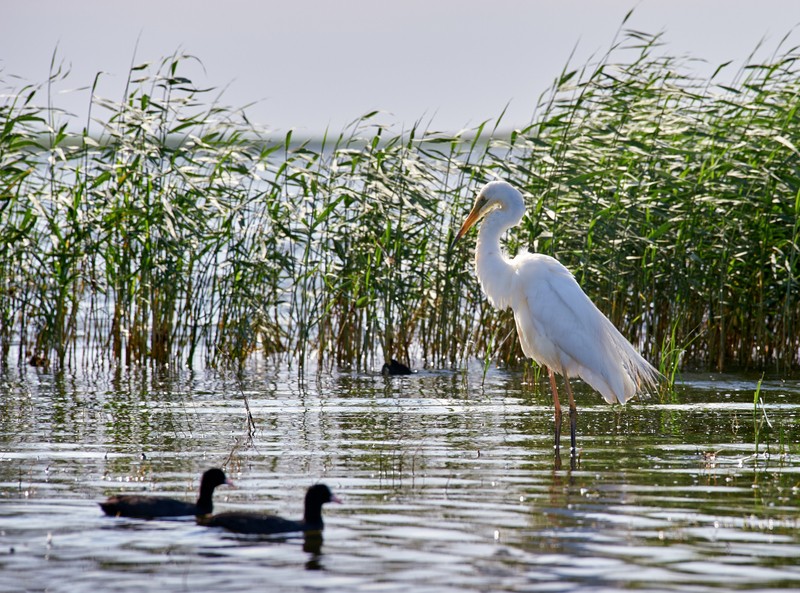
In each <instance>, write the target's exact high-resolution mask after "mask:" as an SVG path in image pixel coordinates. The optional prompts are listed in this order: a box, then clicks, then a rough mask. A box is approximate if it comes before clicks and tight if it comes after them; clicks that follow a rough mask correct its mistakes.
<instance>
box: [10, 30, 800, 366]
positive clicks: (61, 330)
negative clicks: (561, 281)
mask: <svg viewBox="0 0 800 593" xmlns="http://www.w3.org/2000/svg"><path fill="white" fill-rule="evenodd" d="M797 58H798V55H797V53H796V52H795V51H794V50H786V51H784V50H783V49H782V48H781V47H779V48H778V49H777V50H776V51H775V53H774V55H773V56H771V58H770V59H767V60H760V59H759V60H757V59H755V58H753V59H752V60H751V61H750V62H748V63H746V64H745V65H743V66H742V67H741V68H740V69H739V70H738V71H737V72H736V73H734V74H731V75H728V69H730V68H732V67H731V66H730V65H728V64H726V65H723V66H720V68H719V69H718V70H717V71H716V72H715V73H714V74H713V75H712V76H711V77H710V78H708V79H700V78H697V77H695V76H693V75H690V74H688V73H687V72H688V68H686V67H685V63H684V62H682V61H681V60H678V59H676V58H674V57H671V56H669V55H665V54H664V53H663V48H661V46H660V40H659V38H658V37H657V36H646V35H642V34H639V33H629V34H628V36H626V37H625V38H624V39H623V40H622V41H620V42H619V43H615V44H614V46H613V47H612V48H611V49H610V50H609V52H608V53H607V54H606V55H605V56H602V57H601V58H600V59H598V60H595V61H592V62H591V63H588V64H586V65H584V66H582V67H580V68H577V69H571V68H569V67H567V68H565V70H564V72H563V74H562V75H561V76H560V77H559V79H558V80H557V81H555V83H554V85H553V88H552V89H551V91H550V92H549V93H548V94H546V95H545V96H543V97H542V98H541V99H540V101H539V103H538V106H537V108H536V111H535V114H534V115H533V118H532V120H531V122H532V123H531V124H530V125H529V126H527V127H525V128H522V129H516V130H511V131H509V130H506V129H505V128H504V127H503V119H502V116H501V117H499V118H497V119H496V120H487V121H486V122H484V123H483V124H481V125H479V126H477V127H475V128H472V129H468V130H464V131H461V132H458V133H442V132H438V131H435V130H432V129H430V127H428V126H425V125H423V124H422V122H419V123H417V124H416V125H415V126H413V127H412V128H411V129H408V130H402V131H399V132H398V131H395V130H394V129H393V127H392V126H391V125H386V124H384V123H382V121H383V119H382V116H381V114H378V113H370V114H366V115H365V116H364V117H362V118H360V119H359V120H357V121H355V122H353V124H351V125H350V126H348V127H347V128H346V129H344V130H342V131H341V132H340V133H339V134H338V135H337V134H332V133H329V134H328V135H326V136H325V137H323V138H321V139H317V140H308V139H305V140H304V139H297V138H295V137H294V135H293V134H292V133H291V132H289V133H287V134H285V135H284V136H282V137H275V136H274V135H271V134H269V133H268V132H267V131H265V130H263V129H260V128H258V127H257V126H255V125H253V124H252V123H251V122H250V121H249V120H248V119H247V117H246V113H245V111H243V110H236V109H231V108H227V107H224V106H222V105H220V104H219V103H218V99H214V98H213V96H212V95H211V93H210V91H208V90H203V89H198V88H196V87H195V86H194V85H193V84H192V82H191V81H190V80H189V79H188V78H186V77H185V76H183V75H182V68H183V66H184V64H185V63H186V62H187V61H191V60H193V58H191V57H189V56H183V55H175V56H170V57H168V58H166V59H164V60H163V61H162V62H160V63H157V64H153V65H149V64H143V65H139V66H135V67H133V68H132V69H131V72H130V76H129V82H128V86H127V90H126V92H125V94H124V96H123V97H122V98H121V99H120V100H118V101H111V100H108V99H103V98H99V97H96V96H94V98H93V99H92V105H91V117H90V119H89V120H88V121H87V122H86V123H85V125H84V126H83V128H82V129H81V131H80V132H79V133H76V132H73V131H71V129H72V128H71V124H74V122H71V121H70V118H69V116H68V115H66V114H63V113H61V112H60V111H59V110H58V109H57V107H55V106H53V105H52V100H51V97H50V94H49V92H48V89H49V88H50V86H51V85H52V84H55V83H56V82H58V81H59V80H61V79H63V77H64V76H66V75H65V74H64V73H62V72H61V71H60V70H59V69H58V68H54V69H53V75H52V77H51V79H50V80H49V81H47V82H46V83H45V84H43V85H41V86H26V87H23V88H21V89H15V88H12V89H10V91H9V92H6V93H5V94H4V95H3V97H4V98H3V99H2V103H0V123H2V125H1V126H0V165H2V166H0V355H1V356H2V358H3V359H4V360H7V359H8V358H9V357H10V356H12V352H13V353H16V356H17V359H18V360H20V361H32V362H34V363H36V364H50V365H52V366H56V367H59V368H64V367H69V366H75V365H82V364H85V365H94V364H106V363H111V364H123V365H136V364H149V363H155V364H181V365H185V364H188V365H215V366H234V367H239V366H242V365H244V364H246V363H247V362H248V361H249V360H251V359H252V357H253V355H254V354H255V353H259V355H262V356H266V357H270V358H274V359H280V360H284V361H286V362H287V363H289V364H291V365H296V366H297V367H298V368H301V369H302V368H305V367H306V365H309V364H311V363H313V365H314V366H319V365H341V366H345V367H349V366H352V367H356V368H361V369H363V368H373V369H374V368H380V366H381V365H382V364H383V362H384V361H385V360H388V359H390V358H392V357H394V358H397V359H398V360H416V361H421V362H422V363H423V364H427V365H433V366H437V365H455V364H460V363H461V362H462V361H463V360H464V359H465V357H469V356H479V357H481V358H482V359H483V360H484V361H486V360H494V361H498V362H501V363H503V364H509V365H510V364H516V363H518V362H519V361H521V360H522V356H521V351H520V348H519V343H518V341H517V339H516V334H515V329H514V322H513V318H512V316H511V314H510V313H509V312H495V311H493V310H492V309H491V308H490V306H489V305H488V303H486V301H485V299H484V298H483V297H482V295H481V292H480V288H479V286H478V285H477V283H476V280H475V278H474V276H473V274H472V271H471V266H470V265H469V262H468V261H467V260H468V259H469V258H470V257H471V253H470V250H469V249H467V248H464V247H460V248H458V249H450V248H449V245H450V241H451V239H452V236H453V233H454V232H455V230H457V229H456V228H455V227H456V225H457V224H458V221H459V220H460V219H461V218H462V217H463V215H464V214H465V212H466V211H467V210H468V208H469V204H470V203H471V201H472V197H473V192H474V190H475V189H476V188H477V187H479V186H480V185H482V183H484V182H485V181H487V180H490V179H492V178H494V177H496V176H498V177H502V178H505V179H507V180H508V181H510V182H511V183H513V184H514V185H515V186H517V187H518V188H519V189H520V190H522V191H523V193H524V194H525V196H526V200H527V205H528V215H527V216H526V217H525V219H523V222H522V225H521V227H520V228H518V229H516V231H515V233H512V234H511V237H510V238H509V241H508V245H507V247H508V249H509V250H510V251H511V253H514V252H515V251H516V250H517V249H519V248H521V247H528V248H530V249H535V250H538V251H541V252H544V253H547V254H550V255H553V256H555V257H557V258H558V259H559V260H561V261H562V262H563V263H564V264H565V265H566V266H567V267H569V268H570V269H571V270H573V272H574V273H575V275H576V277H577V279H578V281H579V283H580V284H581V285H582V286H583V288H584V290H585V291H586V292H587V294H589V295H590V296H591V298H592V299H593V300H594V301H595V302H596V303H597V304H598V306H599V308H600V309H601V310H602V311H603V312H604V313H606V314H607V315H608V316H609V317H610V318H611V320H612V321H613V322H614V323H615V325H616V326H617V327H618V328H620V330H621V331H622V333H623V334H624V335H625V336H626V337H628V338H629V339H631V340H632V342H633V343H634V344H635V345H637V346H638V347H639V348H640V349H641V351H642V352H643V354H644V355H645V356H646V357H647V358H648V359H650V360H651V361H653V362H654V363H658V362H659V359H662V358H663V360H661V368H662V369H664V370H666V371H668V374H669V376H670V377H672V378H674V377H675V373H676V371H677V369H678V368H679V366H680V365H681V364H683V365H692V366H705V367H713V368H717V369H724V368H730V367H757V368H767V367H771V368H780V369H788V368H791V367H796V366H797V365H798V363H799V362H800V361H798V352H800V333H798V327H799V326H800V302H799V300H800V299H799V298H798V280H799V279H800V264H799V263H798V256H799V255H800V253H798V252H799V251H800V247H799V246H800V191H798V188H799V187H800V179H799V178H798V170H800V169H799V168H798V162H799V160H800V152H798V148H797V147H798V146H800V126H798V125H797V118H798V114H797V110H798V106H799V105H800V101H799V100H798V97H799V96H800V76H798V74H799V72H798V67H797ZM0 82H2V83H3V84H4V85H5V84H8V81H7V80H2V81H0ZM42 95H46V97H45V99H46V100H45V99H42ZM43 100H44V101H45V104H44V105H42V104H41V102H42V101H43ZM665 345H668V348H666V351H664V349H665Z"/></svg>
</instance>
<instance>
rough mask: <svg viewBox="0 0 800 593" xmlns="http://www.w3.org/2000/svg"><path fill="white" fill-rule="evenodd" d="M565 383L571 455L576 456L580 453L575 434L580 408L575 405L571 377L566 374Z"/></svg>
mask: <svg viewBox="0 0 800 593" xmlns="http://www.w3.org/2000/svg"><path fill="white" fill-rule="evenodd" d="M564 383H565V385H566V387H567V395H569V442H570V445H571V447H572V450H571V451H570V454H571V455H573V456H574V455H575V454H576V453H577V452H578V447H577V446H576V443H575V432H576V427H577V424H578V408H577V406H576V405H575V398H574V397H573V396H572V386H571V385H570V384H569V377H568V376H567V373H566V372H564Z"/></svg>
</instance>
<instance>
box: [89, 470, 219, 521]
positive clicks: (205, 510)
mask: <svg viewBox="0 0 800 593" xmlns="http://www.w3.org/2000/svg"><path fill="white" fill-rule="evenodd" d="M222 484H228V485H230V486H232V485H233V482H231V481H230V480H228V479H227V478H226V477H225V472H223V471H222V470H221V469H218V468H212V469H210V470H207V471H206V472H205V473H204V474H203V477H202V478H201V479H200V496H199V497H198V498H197V503H193V502H184V501H182V500H176V499H174V498H168V497H166V496H144V495H140V494H119V495H117V496H111V497H109V499H108V500H106V501H105V502H101V503H99V504H100V507H101V508H102V509H103V512H104V513H105V514H106V515H109V516H111V517H131V518H133V519H157V518H160V517H184V516H191V515H196V516H197V515H210V514H211V513H212V512H213V510H214V507H213V505H214V503H213V501H212V498H213V496H214V489H215V488H216V487H217V486H221V485H222Z"/></svg>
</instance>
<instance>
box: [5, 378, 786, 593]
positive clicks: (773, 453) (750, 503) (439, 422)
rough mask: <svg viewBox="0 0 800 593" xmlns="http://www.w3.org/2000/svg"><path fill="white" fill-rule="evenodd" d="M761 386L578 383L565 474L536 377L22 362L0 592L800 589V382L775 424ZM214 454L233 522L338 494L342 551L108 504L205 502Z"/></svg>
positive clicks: (333, 514) (331, 514)
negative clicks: (664, 392)
mask: <svg viewBox="0 0 800 593" xmlns="http://www.w3.org/2000/svg"><path fill="white" fill-rule="evenodd" d="M756 384H757V378H756V377H751V376H745V375H736V376H721V375H695V376H685V377H684V383H683V385H682V386H681V387H680V388H679V389H678V391H677V393H675V394H674V395H673V396H670V397H668V398H665V399H664V400H659V399H658V398H653V399H650V400H648V401H644V402H634V403H632V404H628V405H627V406H625V407H624V408H623V407H610V406H608V405H606V404H605V403H604V402H603V400H602V399H601V398H600V396H599V395H597V394H595V393H593V392H591V391H590V390H589V389H588V388H587V387H586V386H584V385H582V384H579V383H578V382H576V383H575V387H576V397H577V400H578V407H579V418H578V429H579V437H578V443H579V447H580V457H579V459H578V460H577V462H576V463H575V464H570V461H569V457H568V455H567V454H566V453H567V448H566V447H567V446H568V427H567V425H566V423H565V427H564V428H565V437H564V441H563V447H564V449H563V455H562V460H561V461H562V463H561V464H560V466H559V464H558V460H557V459H556V458H555V456H554V454H553V447H552V436H551V435H552V411H551V406H550V401H549V396H548V394H547V392H546V390H545V387H546V385H545V383H544V382H540V384H539V383H536V380H535V379H534V378H533V377H532V376H530V373H528V374H525V373H521V372H510V371H504V370H496V369H494V370H491V371H490V372H489V373H488V374H487V376H486V377H485V379H484V378H483V377H482V374H481V369H480V368H478V367H476V368H474V369H472V370H471V371H469V372H463V373H462V372H448V371H431V372H421V373H419V374H417V375H414V376H411V377H394V378H384V377H382V376H380V375H378V374H374V375H372V374H362V375H356V374H348V373H336V372H328V371H325V372H320V373H318V374H317V373H312V374H310V375H306V376H305V377H298V375H297V374H296V373H295V372H293V371H289V370H281V371H262V370H251V371H250V372H249V373H248V374H247V376H246V377H245V378H244V379H235V378H232V377H225V376H220V375H209V374H197V373H188V372H187V373H182V374H177V375H164V376H158V375H152V374H148V373H143V374H139V375H136V374H130V375H122V376H116V377H115V376H109V375H106V374H104V373H99V374H98V375H97V376H87V375H85V374H84V375H81V376H79V377H74V376H69V377H59V376H54V375H48V374H41V373H38V372H36V371H35V370H26V371H25V372H24V373H23V374H20V373H19V372H18V371H16V370H14V369H12V370H8V371H7V372H6V373H5V374H4V375H2V383H0V440H2V445H1V447H2V448H1V449H0V591H45V590H47V591H53V592H67V591H69V592H85V593H95V592H96V591H130V590H135V589H137V590H141V589H142V588H143V587H147V589H148V590H158V591H192V590H205V591H241V590H271V591H323V592H324V591H376V590H377V591H404V592H405V591H409V590H413V591H415V593H416V592H426V591H431V592H449V591H453V592H455V591H571V590H592V591H618V590H622V589H624V590H647V591H686V592H698V591H699V592H702V591H730V590H753V591H756V590H787V591H788V590H796V589H798V588H800V566H798V562H797V559H798V558H800V530H799V529H798V528H799V527H800V463H799V462H798V459H799V458H798V455H800V451H799V450H798V446H799V445H798V443H799V442H800V431H799V430H798V428H797V417H798V413H800V385H798V382H797V381H788V380H780V379H772V380H770V379H768V380H765V381H764V383H763V385H762V387H761V397H762V400H763V406H760V407H759V409H758V410H756V412H757V414H756V416H755V417H754V406H753V395H754V392H755V390H756ZM245 398H246V400H247V403H248V405H249V409H250V412H251V414H252V417H253V421H254V427H255V430H254V432H253V433H252V434H250V431H249V424H248V420H247V413H246V408H245ZM764 413H766V418H767V420H768V423H767V422H766V421H765V420H764ZM754 423H755V425H759V426H760V432H759V435H758V440H759V448H758V451H756V447H755V440H756V435H755V431H754ZM215 465H217V466H223V465H224V467H225V469H226V471H227V473H228V475H229V476H230V477H231V478H232V479H233V480H234V481H235V482H236V488H233V489H231V488H226V487H223V488H221V489H219V490H218V492H217V497H216V508H217V509H218V510H223V509H224V510H231V509H250V510H263V511H265V512H276V513H280V514H283V515H288V516H290V517H299V516H300V515H301V513H302V497H303V495H304V492H305V489H306V488H307V487H308V486H309V485H311V484H313V483H315V482H317V481H323V482H325V483H327V484H328V485H329V486H330V487H331V488H332V489H333V490H334V492H335V493H336V494H337V495H338V496H339V497H340V498H342V499H343V501H344V503H343V504H341V505H328V506H326V507H325V520H326V530H325V533H324V541H323V542H321V543H320V542H305V541H304V540H303V539H302V538H299V537H289V538H284V539H281V540H263V539H255V538H252V537H250V538H244V537H238V536H234V535H231V534H227V533H225V532H223V531H219V530H216V529H208V528H203V527H199V526H197V525H195V524H194V521H193V520H188V521H135V520H126V519H112V518H108V517H105V516H103V515H102V513H101V512H100V509H99V507H98V506H97V504H96V502H97V501H98V500H101V499H103V498H104V497H105V496H107V495H109V494H111V493H115V492H152V493H167V494H170V495H174V496H177V497H181V498H186V499H192V498H194V497H195V491H196V488H197V482H198V478H199V475H200V473H201V472H202V471H203V470H204V469H206V468H208V467H211V466H215ZM572 465H574V467H573V466H572Z"/></svg>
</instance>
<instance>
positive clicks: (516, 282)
mask: <svg viewBox="0 0 800 593" xmlns="http://www.w3.org/2000/svg"><path fill="white" fill-rule="evenodd" d="M524 213H525V202H524V200H523V199H522V194H521V193H520V192H519V191H517V190H516V189H515V188H514V187H512V186H511V185H510V184H509V183H507V182H505V181H492V182H490V183H488V184H486V186H484V188H483V189H482V190H481V191H480V193H479V194H478V196H477V197H476V198H475V205H474V206H473V207H472V210H471V211H470V213H469V215H468V216H467V218H466V220H465V221H464V224H463V225H462V226H461V229H460V230H459V231H458V234H457V235H456V238H455V240H454V242H455V241H458V240H459V239H460V238H461V237H463V236H464V234H465V233H466V232H467V231H468V230H469V229H470V228H472V226H474V225H475V224H476V223H477V222H478V221H479V220H481V219H482V218H483V219H485V220H484V221H483V224H482V225H481V229H480V232H479V233H478V242H477V245H476V247H475V271H476V273H477V275H478V280H479V281H480V284H481V287H482V288H483V292H484V293H486V296H487V297H488V298H489V302H490V303H491V304H492V305H493V306H494V307H495V308H496V309H501V310H502V309H506V308H508V307H511V309H512V310H513V311H514V320H515V321H516V324H517V334H518V335H519V341H520V344H521V345H522V351H523V352H524V353H525V356H527V357H529V358H532V359H533V360H535V361H536V362H537V363H539V364H540V365H544V366H546V367H547V370H548V376H549V379H550V389H551V391H552V392H553V404H554V406H555V422H556V435H555V448H556V452H558V450H559V445H560V440H561V404H560V403H559V401H558V391H557V390H556V379H555V375H554V372H555V373H559V374H560V375H562V376H563V377H564V384H565V387H566V390H567V394H568V396H569V416H570V444H571V446H572V454H573V455H574V454H575V452H576V446H575V425H576V421H577V409H576V407H575V398H574V397H573V396H572V388H571V387H570V383H569V378H570V377H575V376H578V377H580V378H581V379H583V380H584V381H586V382H587V383H588V384H589V385H591V386H592V387H593V388H594V389H596V390H597V391H599V392H600V394H601V395H602V396H603V397H604V398H605V400H606V401H607V402H608V403H610V404H612V403H615V402H619V403H622V404H624V403H625V402H626V401H628V400H629V399H630V398H632V397H633V396H634V395H636V393H637V392H639V391H641V390H647V389H650V388H654V387H655V386H656V383H657V382H658V379H659V377H660V374H659V373H658V371H656V369H654V368H653V367H652V366H651V365H650V363H648V362H647V361H646V360H645V359H644V358H642V356H641V355H640V354H639V353H638V352H637V351H636V349H635V348H634V347H633V346H632V345H631V344H630V342H628V340H626V339H625V338H624V337H623V336H622V334H620V333H619V331H617V328H616V327H614V325H613V324H612V323H611V322H610V321H609V320H608V319H607V318H606V316H605V315H603V314H602V313H601V312H600V310H599V309H598V308H597V307H596V306H595V305H594V303H593V302H592V301H591V300H590V299H589V297H588V296H586V293H584V292H583V290H582V289H581V287H580V286H579V285H578V283H577V281H576V280H575V278H574V277H573V275H572V274H571V273H570V271H569V270H568V269H567V268H565V267H564V266H563V265H562V264H561V263H559V262H558V261H557V260H555V259H554V258H552V257H550V256H548V255H543V254H541V253H528V252H527V251H522V252H521V253H519V254H518V255H517V256H516V257H514V258H509V257H507V256H506V255H505V254H504V253H503V251H502V249H501V248H500V237H501V236H502V235H503V233H504V232H505V231H507V230H508V229H510V228H512V227H514V226H516V225H518V224H519V222H520V220H522V215H523V214H524Z"/></svg>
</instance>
